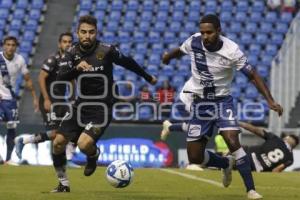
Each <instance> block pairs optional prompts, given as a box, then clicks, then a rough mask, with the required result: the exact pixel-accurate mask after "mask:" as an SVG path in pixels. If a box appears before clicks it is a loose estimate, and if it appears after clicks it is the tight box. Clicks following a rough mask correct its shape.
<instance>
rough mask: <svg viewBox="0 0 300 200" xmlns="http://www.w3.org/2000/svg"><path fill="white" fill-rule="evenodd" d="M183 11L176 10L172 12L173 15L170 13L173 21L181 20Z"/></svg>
mask: <svg viewBox="0 0 300 200" xmlns="http://www.w3.org/2000/svg"><path fill="white" fill-rule="evenodd" d="M183 14H184V13H183V12H182V11H176V12H173V15H172V20H173V21H175V22H176V21H177V22H181V21H183V19H184V15H183Z"/></svg>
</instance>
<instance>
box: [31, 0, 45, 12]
mask: <svg viewBox="0 0 300 200" xmlns="http://www.w3.org/2000/svg"><path fill="white" fill-rule="evenodd" d="M43 7H44V0H32V2H31V9H39V10H41V9H42V8H43Z"/></svg>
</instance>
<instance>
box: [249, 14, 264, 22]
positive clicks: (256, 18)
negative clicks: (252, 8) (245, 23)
mask: <svg viewBox="0 0 300 200" xmlns="http://www.w3.org/2000/svg"><path fill="white" fill-rule="evenodd" d="M262 20H263V17H262V13H260V12H251V13H250V17H249V21H250V22H261V21H262Z"/></svg>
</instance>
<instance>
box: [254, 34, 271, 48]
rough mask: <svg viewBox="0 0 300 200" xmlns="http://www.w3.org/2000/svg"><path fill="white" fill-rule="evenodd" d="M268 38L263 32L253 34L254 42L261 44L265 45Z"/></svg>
mask: <svg viewBox="0 0 300 200" xmlns="http://www.w3.org/2000/svg"><path fill="white" fill-rule="evenodd" d="M268 39H269V38H268V35H267V34H265V33H258V34H256V36H255V42H256V43H257V44H261V45H265V44H266V43H267V42H268Z"/></svg>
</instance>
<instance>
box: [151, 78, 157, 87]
mask: <svg viewBox="0 0 300 200" xmlns="http://www.w3.org/2000/svg"><path fill="white" fill-rule="evenodd" d="M156 83H157V78H156V77H155V76H152V79H151V81H150V84H151V85H155V84H156Z"/></svg>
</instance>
